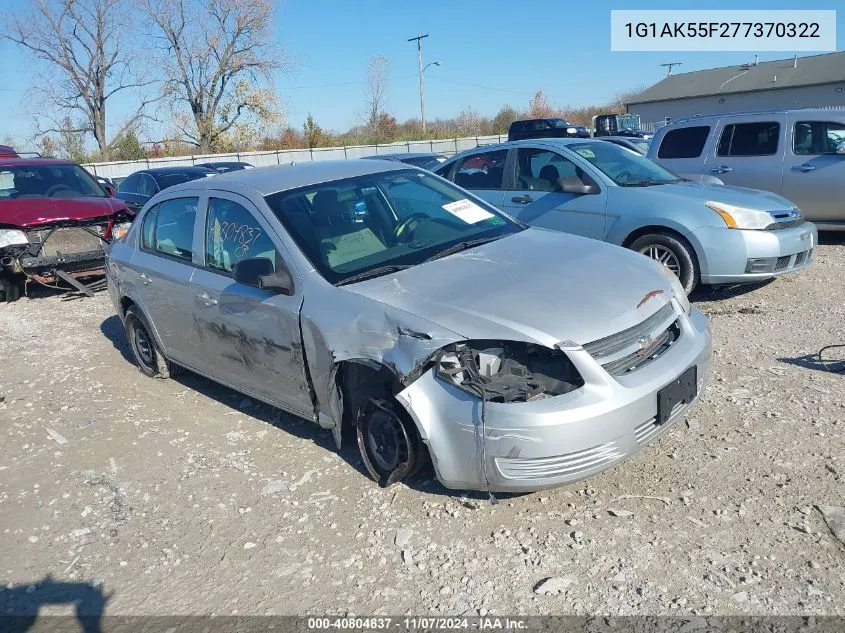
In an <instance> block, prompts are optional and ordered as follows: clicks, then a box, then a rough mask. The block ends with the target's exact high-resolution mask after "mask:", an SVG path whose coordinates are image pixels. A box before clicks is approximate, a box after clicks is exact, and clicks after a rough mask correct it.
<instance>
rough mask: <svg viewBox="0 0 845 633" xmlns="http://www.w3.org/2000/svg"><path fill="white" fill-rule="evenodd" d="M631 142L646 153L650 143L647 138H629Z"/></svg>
mask: <svg viewBox="0 0 845 633" xmlns="http://www.w3.org/2000/svg"><path fill="white" fill-rule="evenodd" d="M631 143H632V144H634V145H636V146H637V147H639V148H640V150H641V151H642V153H643V154H648V148H649V146H650V145H651V140H649V139H644V138H643V139H631Z"/></svg>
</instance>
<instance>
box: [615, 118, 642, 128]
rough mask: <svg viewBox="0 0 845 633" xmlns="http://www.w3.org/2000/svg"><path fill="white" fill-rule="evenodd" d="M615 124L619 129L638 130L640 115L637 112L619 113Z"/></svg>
mask: <svg viewBox="0 0 845 633" xmlns="http://www.w3.org/2000/svg"><path fill="white" fill-rule="evenodd" d="M616 124H617V125H618V126H619V129H620V130H639V129H640V115H639V114H620V115H619V117H618V118H617V119H616Z"/></svg>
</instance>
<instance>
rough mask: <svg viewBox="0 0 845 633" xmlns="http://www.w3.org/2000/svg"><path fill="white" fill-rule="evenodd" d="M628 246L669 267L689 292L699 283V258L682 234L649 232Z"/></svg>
mask: <svg viewBox="0 0 845 633" xmlns="http://www.w3.org/2000/svg"><path fill="white" fill-rule="evenodd" d="M628 248H630V249H631V250H632V251H637V252H638V253H641V254H643V255H645V256H646V257H651V259H654V260H655V261H658V262H660V263H661V264H663V265H664V266H666V267H667V268H669V270H671V271H672V272H673V273H675V275H676V276H677V277H678V279H679V280H680V282H681V286H683V288H684V292H686V293H687V294H689V293H691V292H692V291H693V290H694V289H695V287H696V286H697V285H698V280H699V272H700V271H699V269H698V260H697V259H696V257H695V252H694V251H693V249H692V246H690V244H689V242H687V241H686V240H685V239H684V238H682V237H681V236H679V235H673V234H671V233H649V234H648V235H643V236H641V237H638V238H637V239H635V240H634V241H633V242H631V244H630V245H629V246H628Z"/></svg>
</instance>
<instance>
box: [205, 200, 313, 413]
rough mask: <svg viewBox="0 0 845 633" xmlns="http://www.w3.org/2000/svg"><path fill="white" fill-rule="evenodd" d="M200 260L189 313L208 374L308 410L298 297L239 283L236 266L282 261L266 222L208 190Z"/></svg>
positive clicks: (243, 203) (248, 206) (248, 207)
mask: <svg viewBox="0 0 845 633" xmlns="http://www.w3.org/2000/svg"><path fill="white" fill-rule="evenodd" d="M203 234H204V238H203V244H204V249H203V262H204V266H202V267H200V268H198V269H197V272H196V274H195V275H194V278H193V284H192V292H191V297H192V300H193V314H194V315H195V319H196V324H197V327H198V329H199V333H200V337H201V338H202V341H203V343H204V346H205V352H206V357H207V362H208V366H209V367H210V369H211V372H212V375H213V376H214V377H215V378H216V379H218V380H220V381H221V382H224V383H226V384H228V385H231V386H232V387H234V388H236V389H238V390H239V391H243V392H246V393H249V394H252V395H254V396H256V397H257V398H259V399H261V400H264V401H265V402H269V403H271V404H274V405H277V406H280V407H282V408H285V409H287V410H290V411H294V412H297V413H299V414H302V415H309V414H310V412H311V410H312V408H313V407H312V404H311V399H310V395H309V391H308V383H307V381H306V377H305V365H304V362H303V354H302V346H301V336H300V331H299V308H300V305H301V302H302V297H301V295H299V294H298V293H295V294H294V296H285V295H280V294H276V293H273V292H270V291H267V290H262V289H261V288H258V287H256V286H248V285H245V284H241V283H237V282H235V280H234V279H233V277H232V271H233V269H234V266H235V264H236V263H237V262H238V261H240V260H242V259H248V258H253V257H264V258H267V259H269V260H270V261H271V262H273V265H274V267H277V266H280V265H281V263H282V262H283V259H282V255H281V252H283V251H282V249H280V248H279V247H277V246H276V244H275V243H274V240H273V238H272V236H271V235H272V234H271V231H270V228H269V225H268V223H267V222H266V220H265V219H264V217H263V216H262V215H261V214H260V213H259V212H258V210H257V209H255V207H254V206H253V205H252V203H251V202H250V201H249V200H247V199H246V198H243V197H241V196H238V195H236V194H224V193H216V192H215V193H213V194H212V196H211V197H209V199H208V207H207V212H206V215H205V222H204V231H203Z"/></svg>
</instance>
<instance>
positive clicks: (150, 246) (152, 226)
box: [129, 196, 205, 369]
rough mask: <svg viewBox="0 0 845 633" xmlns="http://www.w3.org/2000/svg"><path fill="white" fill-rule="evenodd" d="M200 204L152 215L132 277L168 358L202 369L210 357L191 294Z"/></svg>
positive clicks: (187, 201)
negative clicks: (203, 342)
mask: <svg viewBox="0 0 845 633" xmlns="http://www.w3.org/2000/svg"><path fill="white" fill-rule="evenodd" d="M199 202H200V198H199V197H197V196H192V197H173V198H168V199H166V200H163V201H161V202H159V203H158V204H156V205H155V206H153V207H152V208H150V209H148V210H147V212H146V213H145V214H144V216H143V219H142V226H141V236H140V243H139V248H138V249H137V250H136V251H135V253H134V254H133V255H132V263H131V269H132V271H131V272H130V273H129V274H131V275H135V277H136V278H135V279H134V280H133V283H134V284H135V286H136V288H137V289H138V294H139V297H140V299H141V303H142V305H141V308H142V309H143V311H144V313H145V314H146V316H147V317H148V318H149V319H150V320H151V321H152V326H153V328H154V329H155V330H156V333H157V334H158V336H159V339H160V340H161V342H162V344H163V345H164V347H165V350H164V351H165V354H166V356H167V357H168V358H169V359H171V360H173V361H175V362H177V363H179V364H181V365H186V366H188V367H195V368H198V369H201V368H202V367H203V365H204V362H205V354H204V352H203V346H202V343H201V342H200V339H199V334H198V332H197V328H196V326H195V324H194V320H193V303H192V301H191V296H192V295H191V292H190V285H191V277H192V276H193V274H194V271H195V270H196V265H195V263H194V254H195V253H196V251H197V250H198V246H199V244H198V237H197V236H195V231H194V228H195V222H196V216H197V208H198V205H199Z"/></svg>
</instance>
